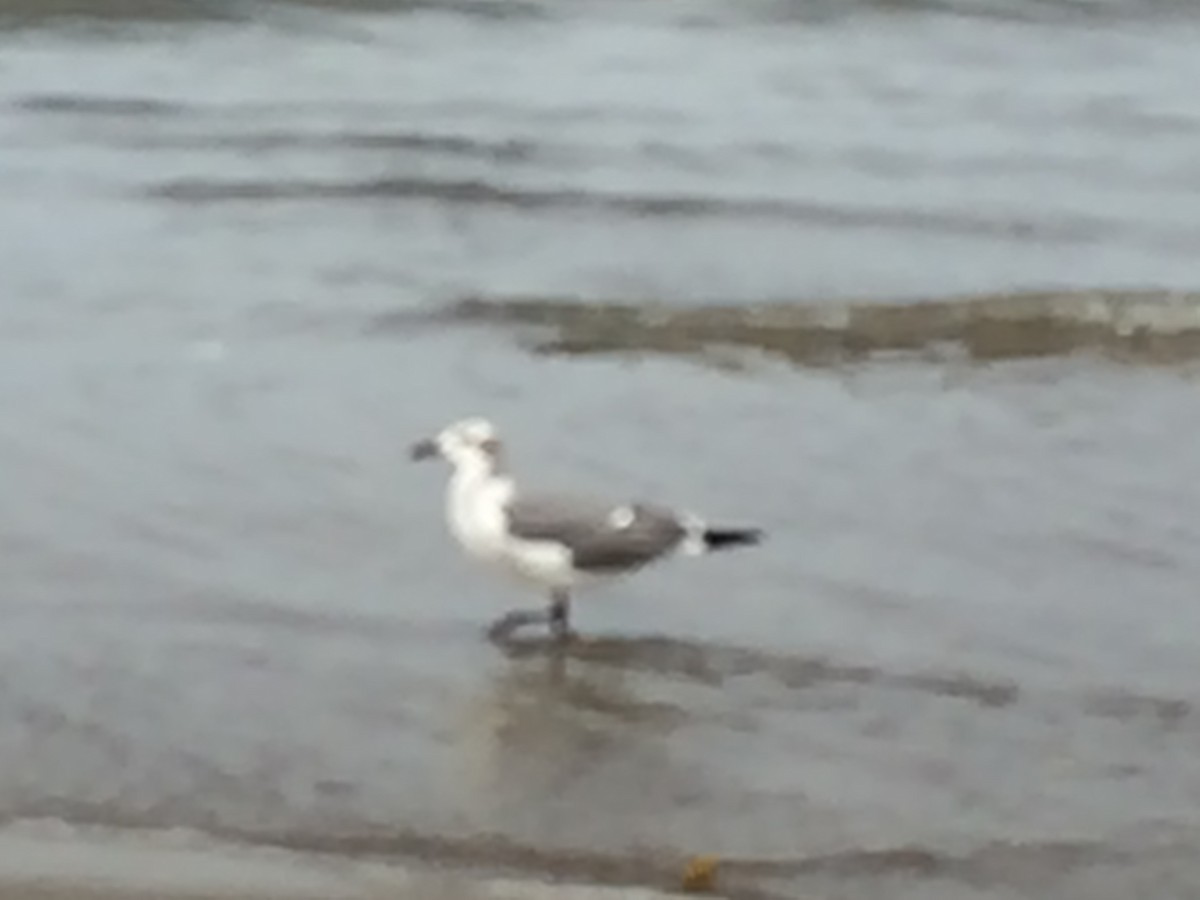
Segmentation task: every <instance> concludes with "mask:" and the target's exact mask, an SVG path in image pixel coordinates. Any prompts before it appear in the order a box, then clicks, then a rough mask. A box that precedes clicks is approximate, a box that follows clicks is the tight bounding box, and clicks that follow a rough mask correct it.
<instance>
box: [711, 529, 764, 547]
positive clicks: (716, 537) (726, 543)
mask: <svg viewBox="0 0 1200 900" xmlns="http://www.w3.org/2000/svg"><path fill="white" fill-rule="evenodd" d="M766 537H767V535H766V532H764V531H763V530H762V529H761V528H707V529H705V531H704V546H705V547H707V548H708V549H709V550H722V549H725V548H726V547H747V546H753V545H754V544H761V543H762V542H763V541H764V540H765V539H766Z"/></svg>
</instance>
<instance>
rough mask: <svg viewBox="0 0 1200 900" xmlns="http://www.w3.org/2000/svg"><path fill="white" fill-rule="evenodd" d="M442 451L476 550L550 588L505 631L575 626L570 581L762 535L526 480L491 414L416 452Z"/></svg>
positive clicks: (453, 520) (465, 542)
mask: <svg viewBox="0 0 1200 900" xmlns="http://www.w3.org/2000/svg"><path fill="white" fill-rule="evenodd" d="M437 456H440V457H442V458H444V459H445V460H447V461H448V462H449V463H450V464H451V465H452V466H453V467H454V472H453V474H452V475H451V477H450V483H449V485H448V487H447V489H446V520H447V523H448V524H449V526H450V531H451V533H452V534H453V535H454V537H455V538H456V539H457V540H458V542H459V544H461V545H462V547H463V549H464V550H465V551H466V552H467V554H468V555H470V556H471V557H473V558H475V559H477V560H480V561H483V562H485V563H489V564H492V565H493V566H495V567H497V568H499V569H501V570H503V571H506V572H508V573H509V574H511V575H515V576H517V577H518V578H519V579H520V580H522V581H524V582H526V583H532V584H534V585H536V586H538V587H540V588H541V589H542V590H544V591H546V592H547V593H548V595H549V600H550V603H549V606H548V607H547V608H546V609H543V610H515V611H513V612H510V613H508V614H507V615H505V616H502V617H501V618H500V619H498V620H497V621H496V622H495V623H494V624H493V625H492V627H491V629H490V630H489V635H490V636H491V637H493V638H496V639H498V638H504V637H507V636H508V635H509V634H511V633H512V632H513V631H514V630H515V629H517V628H520V627H521V626H524V625H531V624H543V623H544V624H547V625H548V626H549V627H550V631H551V633H552V634H553V635H554V637H555V638H557V639H559V640H562V639H564V638H566V637H567V636H568V634H569V625H568V621H567V620H568V615H569V608H570V597H571V591H572V590H574V589H575V588H580V587H586V586H589V585H592V584H595V583H597V582H600V581H604V580H607V579H611V578H614V577H616V576H619V575H624V574H628V573H630V572H633V571H636V570H638V569H640V568H642V567H643V566H646V565H648V564H649V563H652V562H655V561H656V560H660V559H664V558H666V557H667V556H670V555H673V554H675V553H677V552H678V553H683V554H685V555H691V556H696V555H700V554H702V553H706V552H708V551H711V550H720V549H724V548H727V547H736V546H739V545H744V544H756V543H758V542H759V540H761V539H762V536H763V534H762V532H761V531H760V530H759V529H757V528H713V527H710V526H709V525H707V524H706V523H705V522H703V521H702V520H701V519H699V518H697V517H696V516H694V515H691V514H690V513H683V512H676V511H673V510H670V509H667V508H665V507H662V506H657V505H654V504H650V503H644V502H637V501H630V502H621V503H611V502H604V501H600V500H595V499H591V498H587V497H580V496H574V495H562V494H546V493H540V492H535V491H530V490H527V489H526V488H525V487H524V486H523V485H521V484H518V482H517V481H515V480H514V479H513V477H512V476H511V475H509V474H508V473H507V471H506V470H505V467H504V459H503V453H502V445H501V442H500V438H499V435H498V434H497V431H496V429H495V427H494V426H493V425H492V424H491V423H490V422H488V421H487V420H486V419H481V418H469V419H463V420H461V421H458V422H455V423H453V424H452V425H449V426H447V427H446V428H444V429H443V430H442V431H441V432H439V433H438V434H437V436H436V437H433V438H428V439H426V440H422V441H419V442H418V443H416V444H414V445H413V448H412V458H413V459H414V460H421V459H429V458H432V457H437Z"/></svg>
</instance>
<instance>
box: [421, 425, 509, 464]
mask: <svg viewBox="0 0 1200 900" xmlns="http://www.w3.org/2000/svg"><path fill="white" fill-rule="evenodd" d="M500 449H501V444H500V437H499V435H498V434H497V432H496V427H495V426H494V425H493V424H492V423H491V422H489V421H488V420H487V419H482V418H479V417H471V418H469V419H460V420H459V421H457V422H455V423H453V424H452V425H447V426H446V427H445V428H443V429H442V430H441V431H439V432H438V433H437V434H436V435H434V436H433V437H431V438H426V439H424V440H421V441H417V443H415V444H413V446H412V451H411V453H410V455H411V456H412V458H413V459H414V460H423V459H432V458H433V457H435V456H440V457H441V458H442V459H445V460H447V461H448V462H449V463H450V464H451V465H453V466H454V467H455V468H460V467H462V466H478V467H480V468H485V469H489V470H491V469H494V468H495V467H496V464H497V462H498V461H499V458H500Z"/></svg>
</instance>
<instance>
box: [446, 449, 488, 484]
mask: <svg viewBox="0 0 1200 900" xmlns="http://www.w3.org/2000/svg"><path fill="white" fill-rule="evenodd" d="M496 474H497V465H496V460H495V459H494V458H492V457H489V456H485V455H483V454H482V453H472V454H469V455H465V456H463V457H462V458H460V459H457V460H455V461H454V475H453V476H452V477H451V484H452V485H453V486H454V487H455V488H456V489H458V490H464V489H466V490H469V489H470V488H472V487H475V486H478V485H481V484H483V483H485V482H487V481H489V480H491V479H492V478H494V477H495V476H496Z"/></svg>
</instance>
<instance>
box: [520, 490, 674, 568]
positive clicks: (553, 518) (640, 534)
mask: <svg viewBox="0 0 1200 900" xmlns="http://www.w3.org/2000/svg"><path fill="white" fill-rule="evenodd" d="M506 512H507V514H508V528H509V532H510V533H511V534H512V535H513V536H514V537H518V538H521V539H523V540H528V541H556V542H558V543H560V544H564V545H565V546H566V547H567V549H569V550H570V551H571V557H572V562H573V563H574V565H575V568H577V569H582V570H585V571H594V572H603V571H609V572H616V571H621V570H625V569H635V568H638V567H639V566H643V565H645V564H646V563H648V562H651V561H653V560H654V559H657V558H658V557H659V556H662V555H663V554H664V553H667V552H668V551H670V550H673V549H674V548H675V547H676V546H677V545H678V544H679V542H680V541H682V540H683V538H684V536H685V534H686V532H685V531H684V528H683V526H682V525H681V524H680V523H679V520H678V518H677V517H676V515H675V514H674V513H672V512H671V511H670V510H668V509H663V508H661V507H656V506H651V505H649V504H646V503H628V504H620V503H616V504H614V503H604V502H600V501H596V500H592V499H590V498H585V497H574V496H570V495H554V494H526V493H523V492H518V493H517V494H516V495H515V496H514V497H513V498H512V499H511V500H510V501H509V503H508V506H507V508H506Z"/></svg>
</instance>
